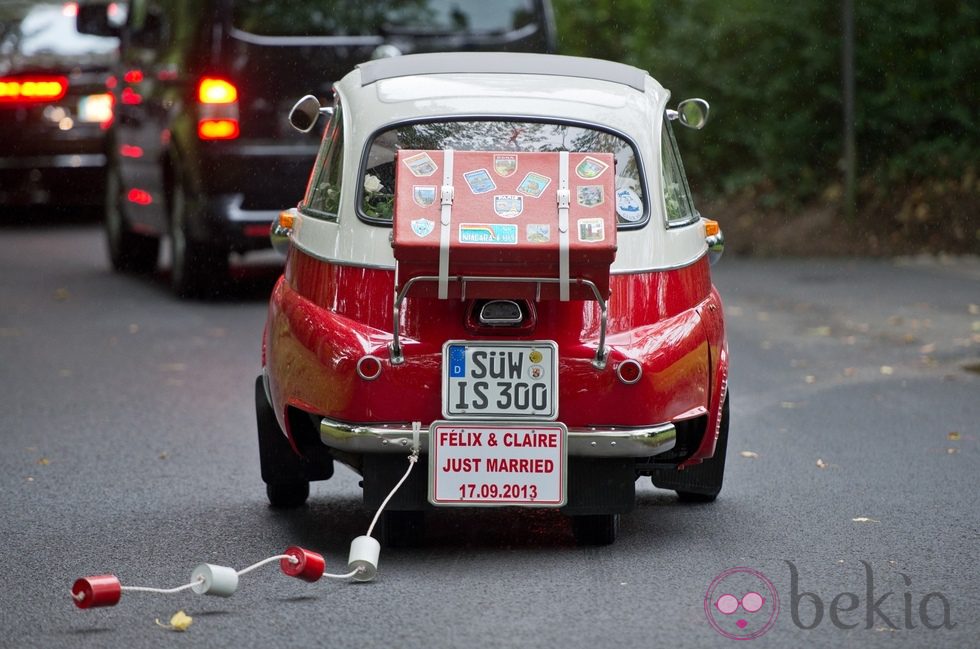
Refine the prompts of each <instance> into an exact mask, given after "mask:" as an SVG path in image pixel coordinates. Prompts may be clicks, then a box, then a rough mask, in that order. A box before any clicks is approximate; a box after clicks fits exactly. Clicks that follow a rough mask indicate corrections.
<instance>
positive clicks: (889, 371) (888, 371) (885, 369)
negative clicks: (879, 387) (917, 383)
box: [881, 365, 895, 376]
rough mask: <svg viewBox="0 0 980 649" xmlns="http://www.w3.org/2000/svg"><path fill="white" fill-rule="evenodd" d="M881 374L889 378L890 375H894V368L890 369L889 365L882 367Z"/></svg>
mask: <svg viewBox="0 0 980 649" xmlns="http://www.w3.org/2000/svg"><path fill="white" fill-rule="evenodd" d="M881 373H882V374H884V375H885V376H891V375H892V374H894V373H895V368H894V367H892V366H891V365H882V366H881Z"/></svg>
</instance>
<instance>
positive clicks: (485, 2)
mask: <svg viewBox="0 0 980 649" xmlns="http://www.w3.org/2000/svg"><path fill="white" fill-rule="evenodd" d="M536 4H537V2H535V0H401V1H399V0H357V1H356V2H351V1H350V0H290V1H289V2H269V1H268V0H238V1H237V2H236V4H235V7H234V10H233V12H232V24H233V25H234V26H235V27H236V28H238V29H240V30H242V31H244V32H249V33H251V34H257V35H261V36H366V35H374V34H383V33H393V34H406V33H407V34H418V35H426V34H441V33H459V32H463V33H471V34H476V33H480V34H484V33H505V32H510V31H515V30H518V29H520V28H522V27H525V26H526V25H528V24H530V23H533V22H536V21H537V20H538V19H537V17H536V13H537V12H536V8H535V7H536Z"/></svg>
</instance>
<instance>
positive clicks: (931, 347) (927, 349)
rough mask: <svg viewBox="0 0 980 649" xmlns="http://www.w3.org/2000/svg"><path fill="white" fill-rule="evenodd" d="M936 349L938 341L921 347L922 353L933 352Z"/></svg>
mask: <svg viewBox="0 0 980 649" xmlns="http://www.w3.org/2000/svg"><path fill="white" fill-rule="evenodd" d="M935 351H936V343H929V344H928V345H923V346H922V347H919V353H920V354H932V353H933V352H935Z"/></svg>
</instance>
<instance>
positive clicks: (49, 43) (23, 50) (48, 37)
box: [0, 0, 124, 64]
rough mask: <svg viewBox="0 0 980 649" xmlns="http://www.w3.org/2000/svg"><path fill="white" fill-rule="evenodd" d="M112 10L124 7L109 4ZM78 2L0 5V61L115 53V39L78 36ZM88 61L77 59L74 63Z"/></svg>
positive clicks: (86, 35)
mask: <svg viewBox="0 0 980 649" xmlns="http://www.w3.org/2000/svg"><path fill="white" fill-rule="evenodd" d="M112 5H113V7H115V8H114V9H112V10H113V11H117V12H121V11H123V10H124V8H123V7H118V5H116V3H112ZM77 13H78V3H77V2H55V1H49V2H22V1H18V0H14V1H9V0H7V1H3V2H0V62H2V61H3V60H12V59H16V58H18V57H42V58H43V57H45V56H85V55H90V56H91V57H93V58H98V57H99V55H110V54H112V53H114V52H115V51H116V48H117V47H118V45H119V41H118V39H116V38H107V37H103V36H92V35H89V34H79V33H78V31H77V30H76V29H75V15H76V14H77ZM89 62H90V61H88V60H86V59H84V58H83V59H80V60H78V61H76V62H75V63H76V64H85V63H89Z"/></svg>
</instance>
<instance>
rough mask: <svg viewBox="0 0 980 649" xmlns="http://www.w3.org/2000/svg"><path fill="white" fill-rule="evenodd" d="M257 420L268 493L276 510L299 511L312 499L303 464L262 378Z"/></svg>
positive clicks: (257, 388)
mask: <svg viewBox="0 0 980 649" xmlns="http://www.w3.org/2000/svg"><path fill="white" fill-rule="evenodd" d="M255 420H256V426H257V428H258V433H259V463H260V465H261V469H262V480H263V481H265V483H266V485H265V493H266V495H267V496H268V497H269V504H270V505H272V506H273V507H282V508H288V507H299V506H300V505H302V504H303V503H305V502H306V499H307V498H309V496H310V482H309V480H307V479H306V477H307V474H306V471H305V467H304V466H303V464H302V460H301V459H300V458H299V457H298V456H297V455H296V454H295V453H294V452H293V449H292V447H290V445H289V442H288V441H287V440H286V437H285V435H283V432H282V428H280V427H279V422H278V421H277V420H276V413H275V412H274V411H273V410H272V405H271V404H270V403H269V399H268V397H266V394H265V385H264V383H263V381H262V377H261V376H260V377H258V378H257V379H256V380H255Z"/></svg>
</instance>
